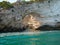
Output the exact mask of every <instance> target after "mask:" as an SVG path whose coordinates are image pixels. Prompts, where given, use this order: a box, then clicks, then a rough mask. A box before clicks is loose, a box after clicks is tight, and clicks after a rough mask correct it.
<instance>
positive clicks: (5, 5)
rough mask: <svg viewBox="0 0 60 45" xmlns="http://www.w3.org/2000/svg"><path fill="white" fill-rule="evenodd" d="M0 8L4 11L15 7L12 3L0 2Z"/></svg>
mask: <svg viewBox="0 0 60 45" xmlns="http://www.w3.org/2000/svg"><path fill="white" fill-rule="evenodd" d="M0 6H1V7H2V8H3V9H10V8H13V5H12V4H11V3H10V2H6V1H3V2H0Z"/></svg>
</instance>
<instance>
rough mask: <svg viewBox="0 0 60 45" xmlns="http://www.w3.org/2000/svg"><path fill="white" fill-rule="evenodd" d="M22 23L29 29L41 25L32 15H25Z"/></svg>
mask: <svg viewBox="0 0 60 45" xmlns="http://www.w3.org/2000/svg"><path fill="white" fill-rule="evenodd" d="M35 15H36V14H35ZM22 23H23V25H26V26H28V28H31V29H36V28H38V27H39V26H41V25H42V24H41V22H39V21H38V20H37V18H36V17H35V16H34V14H29V15H26V16H25V17H24V19H23V20H22Z"/></svg>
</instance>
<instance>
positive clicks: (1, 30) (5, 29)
mask: <svg viewBox="0 0 60 45" xmlns="http://www.w3.org/2000/svg"><path fill="white" fill-rule="evenodd" d="M53 30H54V31H55V30H59V31H60V26H57V27H53V26H49V25H43V26H41V27H39V28H37V29H36V30H33V29H32V30H31V31H29V30H28V29H27V28H25V27H24V28H16V27H12V26H9V27H8V26H4V27H3V28H1V27H0V33H7V32H25V31H26V32H27V31H28V32H33V31H36V32H37V31H53Z"/></svg>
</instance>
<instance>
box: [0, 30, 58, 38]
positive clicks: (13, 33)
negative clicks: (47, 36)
mask: <svg viewBox="0 0 60 45" xmlns="http://www.w3.org/2000/svg"><path fill="white" fill-rule="evenodd" d="M51 32H59V31H40V32H12V33H0V37H5V36H13V35H22V34H23V35H37V34H43V33H51Z"/></svg>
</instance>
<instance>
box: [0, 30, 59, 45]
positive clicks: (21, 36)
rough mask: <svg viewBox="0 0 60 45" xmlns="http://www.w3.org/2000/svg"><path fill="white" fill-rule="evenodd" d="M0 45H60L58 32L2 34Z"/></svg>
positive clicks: (0, 35)
mask: <svg viewBox="0 0 60 45" xmlns="http://www.w3.org/2000/svg"><path fill="white" fill-rule="evenodd" d="M0 45H60V31H43V32H38V33H36V32H34V33H33V32H26V33H19V32H18V33H2V34H0Z"/></svg>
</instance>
